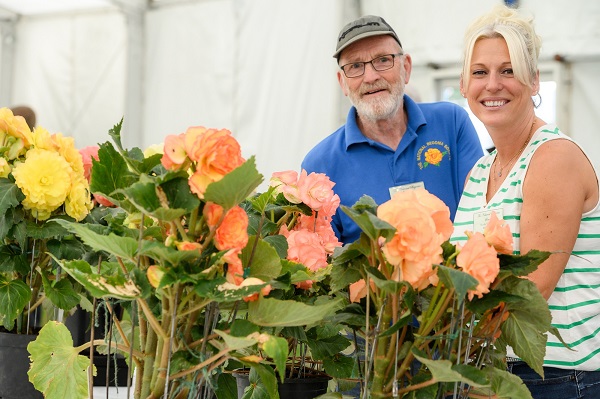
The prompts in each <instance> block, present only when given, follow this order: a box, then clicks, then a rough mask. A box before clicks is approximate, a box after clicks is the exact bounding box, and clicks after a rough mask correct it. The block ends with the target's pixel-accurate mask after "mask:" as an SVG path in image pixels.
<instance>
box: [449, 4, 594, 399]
mask: <svg viewBox="0 0 600 399" xmlns="http://www.w3.org/2000/svg"><path fill="white" fill-rule="evenodd" d="M540 47H541V40H540V38H539V37H538V35H537V34H536V32H535V30H534V26H533V18H530V17H526V16H524V15H521V14H520V13H519V12H518V11H517V10H515V9H512V8H508V7H505V6H497V7H496V8H494V9H493V10H492V12H490V13H489V14H486V15H484V16H482V17H480V18H478V19H477V20H475V21H474V22H473V23H472V24H471V26H470V27H469V28H468V29H467V32H466V35H465V50H464V65H463V72H462V76H461V84H460V87H461V92H462V94H463V96H464V97H465V98H466V99H467V101H468V103H469V107H470V108H471V110H472V111H473V113H474V114H475V115H476V116H477V118H478V119H479V120H481V121H482V122H483V124H484V125H485V127H486V128H487V130H488V132H489V134H490V136H491V138H492V140H493V141H494V145H495V147H496V150H495V151H494V152H492V153H491V154H490V155H487V156H484V157H483V158H481V159H480V160H479V161H478V162H477V164H476V165H475V167H474V168H473V169H472V170H471V173H470V175H469V177H468V178H467V182H466V185H465V190H464V192H463V195H462V197H461V200H460V203H459V206H458V211H457V214H456V217H455V220H454V225H455V233H454V235H453V238H452V240H453V241H454V242H460V241H461V240H464V239H465V238H466V237H465V231H479V230H481V229H482V228H483V227H485V221H486V220H488V218H489V216H490V214H491V212H496V215H497V216H498V217H500V218H503V219H504V221H505V222H506V223H507V224H508V225H509V226H510V228H511V231H512V232H513V239H514V250H515V253H526V252H528V251H529V250H531V249H540V250H547V251H552V252H553V253H554V254H553V255H551V256H550V258H549V259H548V260H547V261H546V262H544V263H543V264H542V265H540V267H539V268H538V270H537V271H536V272H534V273H532V274H531V277H530V278H531V280H532V281H533V282H535V284H536V285H537V287H538V289H539V290H540V292H541V294H542V295H543V296H544V297H545V298H546V299H547V300H548V304H549V308H550V311H551V314H552V324H553V325H554V326H555V327H556V328H557V329H558V331H559V332H560V334H561V336H562V338H563V339H564V341H565V342H566V343H567V344H568V345H569V346H570V348H567V347H565V346H564V345H562V344H561V343H560V341H559V340H558V339H557V338H556V337H554V336H553V335H548V343H547V346H546V356H545V358H544V377H545V378H543V379H542V378H541V377H540V376H539V375H538V374H537V373H535V372H534V371H533V370H532V369H531V368H529V366H528V365H527V364H526V363H525V362H522V361H520V360H519V359H518V358H517V357H516V355H515V354H514V353H511V349H510V348H509V351H508V352H509V353H508V358H507V360H508V368H509V370H510V371H511V372H512V373H514V374H516V375H518V376H519V377H521V379H522V380H523V381H524V382H525V384H526V385H527V387H528V388H529V390H530V391H531V393H532V396H533V398H535V399H542V398H561V399H563V398H564V399H575V398H583V397H585V398H600V371H598V370H600V204H599V197H598V175H597V173H596V171H595V170H594V167H593V166H592V163H591V162H590V160H589V158H588V157H587V156H586V154H585V153H584V151H583V149H582V148H581V147H580V146H579V145H578V144H577V143H575V142H574V141H573V140H571V139H570V138H569V137H568V136H566V135H565V134H563V132H562V131H561V130H560V129H559V128H558V127H557V126H555V125H551V124H547V123H546V122H544V121H543V120H541V119H540V118H539V117H537V116H536V114H535V106H534V102H533V99H532V97H534V96H536V95H537V94H538V92H539V84H540V82H539V71H538V67H537V62H538V56H539V52H540Z"/></svg>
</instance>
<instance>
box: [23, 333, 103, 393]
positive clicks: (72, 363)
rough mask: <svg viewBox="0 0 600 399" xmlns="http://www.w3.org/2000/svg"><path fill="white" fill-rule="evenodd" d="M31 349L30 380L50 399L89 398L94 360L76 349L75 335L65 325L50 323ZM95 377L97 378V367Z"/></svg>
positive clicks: (31, 344)
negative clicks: (74, 345)
mask: <svg viewBox="0 0 600 399" xmlns="http://www.w3.org/2000/svg"><path fill="white" fill-rule="evenodd" d="M27 350H28V351H29V353H30V354H31V356H30V358H31V367H30V369H29V371H28V372H27V375H29V381H31V382H32V383H33V386H34V387H35V388H36V389H37V390H38V391H41V392H43V393H44V397H45V398H46V399H64V398H71V399H87V398H89V392H88V384H87V381H88V375H87V369H88V367H89V366H90V359H89V358H88V357H86V356H81V355H79V354H78V351H77V349H75V348H73V339H72V338H71V333H70V332H69V330H68V329H67V327H66V326H65V325H64V324H61V323H58V322H55V321H50V322H48V323H46V325H44V327H43V328H42V329H41V330H40V334H39V336H38V337H37V339H36V340H35V341H33V342H31V343H30V344H29V345H27ZM93 374H94V375H96V370H95V367H94V372H93Z"/></svg>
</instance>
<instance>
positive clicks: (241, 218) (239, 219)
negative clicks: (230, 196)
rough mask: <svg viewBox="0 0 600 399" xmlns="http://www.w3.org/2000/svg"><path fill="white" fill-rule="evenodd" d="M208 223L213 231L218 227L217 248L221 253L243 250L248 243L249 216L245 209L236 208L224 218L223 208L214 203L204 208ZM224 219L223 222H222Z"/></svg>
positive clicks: (216, 235) (216, 234)
mask: <svg viewBox="0 0 600 399" xmlns="http://www.w3.org/2000/svg"><path fill="white" fill-rule="evenodd" d="M203 213H204V217H205V218H206V223H207V224H208V226H209V227H210V228H211V229H212V228H215V227H216V229H217V230H216V232H215V237H214V241H215V246H216V247H217V249H219V250H220V251H223V250H227V249H238V250H241V249H242V248H244V247H245V246H246V244H247V243H248V214H247V213H246V211H244V209H242V208H241V207H239V206H235V207H233V208H232V209H230V210H229V211H228V212H227V213H226V214H225V216H224V217H223V208H222V207H221V206H220V205H217V204H215V203H212V202H207V203H206V205H205V206H204V210H203ZM221 219H222V220H221Z"/></svg>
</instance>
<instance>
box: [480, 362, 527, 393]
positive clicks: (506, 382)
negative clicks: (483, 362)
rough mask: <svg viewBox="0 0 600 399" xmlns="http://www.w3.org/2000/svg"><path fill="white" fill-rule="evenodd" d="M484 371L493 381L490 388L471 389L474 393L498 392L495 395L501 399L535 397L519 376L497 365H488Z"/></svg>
mask: <svg viewBox="0 0 600 399" xmlns="http://www.w3.org/2000/svg"><path fill="white" fill-rule="evenodd" d="M483 371H484V372H485V373H486V374H487V376H488V379H489V380H490V381H491V384H490V389H486V388H483V389H478V388H475V389H473V390H472V391H471V392H472V393H473V394H480V395H481V397H490V396H493V394H496V396H495V397H497V398H499V399H533V398H532V396H531V392H530V391H529V389H528V388H527V386H526V385H525V384H524V383H523V380H521V378H519V376H517V375H514V374H512V373H510V372H508V371H507V370H501V369H498V368H495V367H486V368H484V369H483Z"/></svg>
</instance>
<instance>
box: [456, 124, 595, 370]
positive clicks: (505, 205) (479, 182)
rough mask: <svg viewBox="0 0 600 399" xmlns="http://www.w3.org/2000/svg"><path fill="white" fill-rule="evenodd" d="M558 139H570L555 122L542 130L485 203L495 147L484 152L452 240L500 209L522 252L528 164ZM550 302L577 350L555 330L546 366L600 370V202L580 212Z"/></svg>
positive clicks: (464, 196) (464, 197) (554, 322)
mask: <svg viewBox="0 0 600 399" xmlns="http://www.w3.org/2000/svg"><path fill="white" fill-rule="evenodd" d="M555 139H567V140H571V139H570V138H569V137H568V136H566V135H564V134H563V133H562V132H561V131H560V130H559V129H558V128H557V127H556V126H554V125H546V126H543V127H541V128H540V129H538V130H537V131H536V132H535V134H534V135H533V137H532V139H531V141H530V143H529V145H528V146H527V148H526V149H525V150H524V151H523V153H522V155H521V156H520V158H519V159H518V160H517V162H516V164H515V165H514V166H513V168H512V169H511V171H510V172H509V174H508V176H507V177H506V179H505V180H504V182H503V183H502V186H501V187H500V189H499V190H498V191H497V192H496V194H495V195H494V196H493V197H492V198H491V200H490V202H489V203H486V193H487V185H488V184H487V183H488V179H489V176H490V168H491V166H492V163H493V161H494V159H495V157H496V152H495V151H494V152H493V153H492V154H490V155H486V156H484V157H482V158H481V159H480V160H479V161H478V162H477V163H476V165H475V166H474V167H473V170H472V171H471V175H470V177H469V181H468V182H467V184H466V185H465V189H464V192H463V194H462V197H461V199H460V203H459V204H458V210H457V212H456V217H455V219H454V234H453V236H452V238H451V241H452V242H453V243H460V242H464V241H465V240H466V239H467V237H466V235H465V231H475V230H476V229H475V227H477V224H476V223H474V220H475V219H476V218H477V217H476V216H475V215H477V214H480V213H481V212H485V211H489V210H499V211H498V212H497V213H499V215H498V216H499V217H500V216H503V218H504V220H505V221H506V223H507V224H508V225H509V226H510V229H511V232H512V234H513V241H514V253H515V254H519V253H520V252H519V248H520V247H519V237H520V228H519V221H520V217H521V208H522V204H523V181H524V178H525V175H526V173H527V167H528V165H529V161H530V159H531V157H532V156H533V153H534V152H535V151H536V149H537V148H539V146H540V145H542V144H543V143H545V142H547V141H549V140H555ZM596 176H598V173H596ZM548 305H549V307H550V311H551V313H552V325H553V326H554V327H556V328H557V329H558V330H559V332H560V334H561V336H562V338H563V339H564V340H565V342H566V343H568V344H569V346H570V347H571V348H572V349H573V350H569V349H568V348H565V347H564V346H563V345H562V343H560V342H559V341H558V340H557V339H556V337H554V335H552V334H548V343H547V345H546V357H545V358H544V366H549V367H557V368H563V369H578V370H588V371H589V370H600V202H599V203H598V204H596V207H595V208H594V209H593V210H592V211H590V212H587V213H585V214H583V215H582V216H581V225H580V228H579V234H578V236H577V240H576V242H575V247H574V248H573V252H572V256H571V257H570V258H569V262H568V263H567V266H566V268H565V271H564V273H563V275H562V276H561V277H560V280H559V281H558V284H557V285H556V288H555V289H554V292H553V294H552V295H551V296H550V298H549V299H548ZM509 356H510V354H509Z"/></svg>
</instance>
